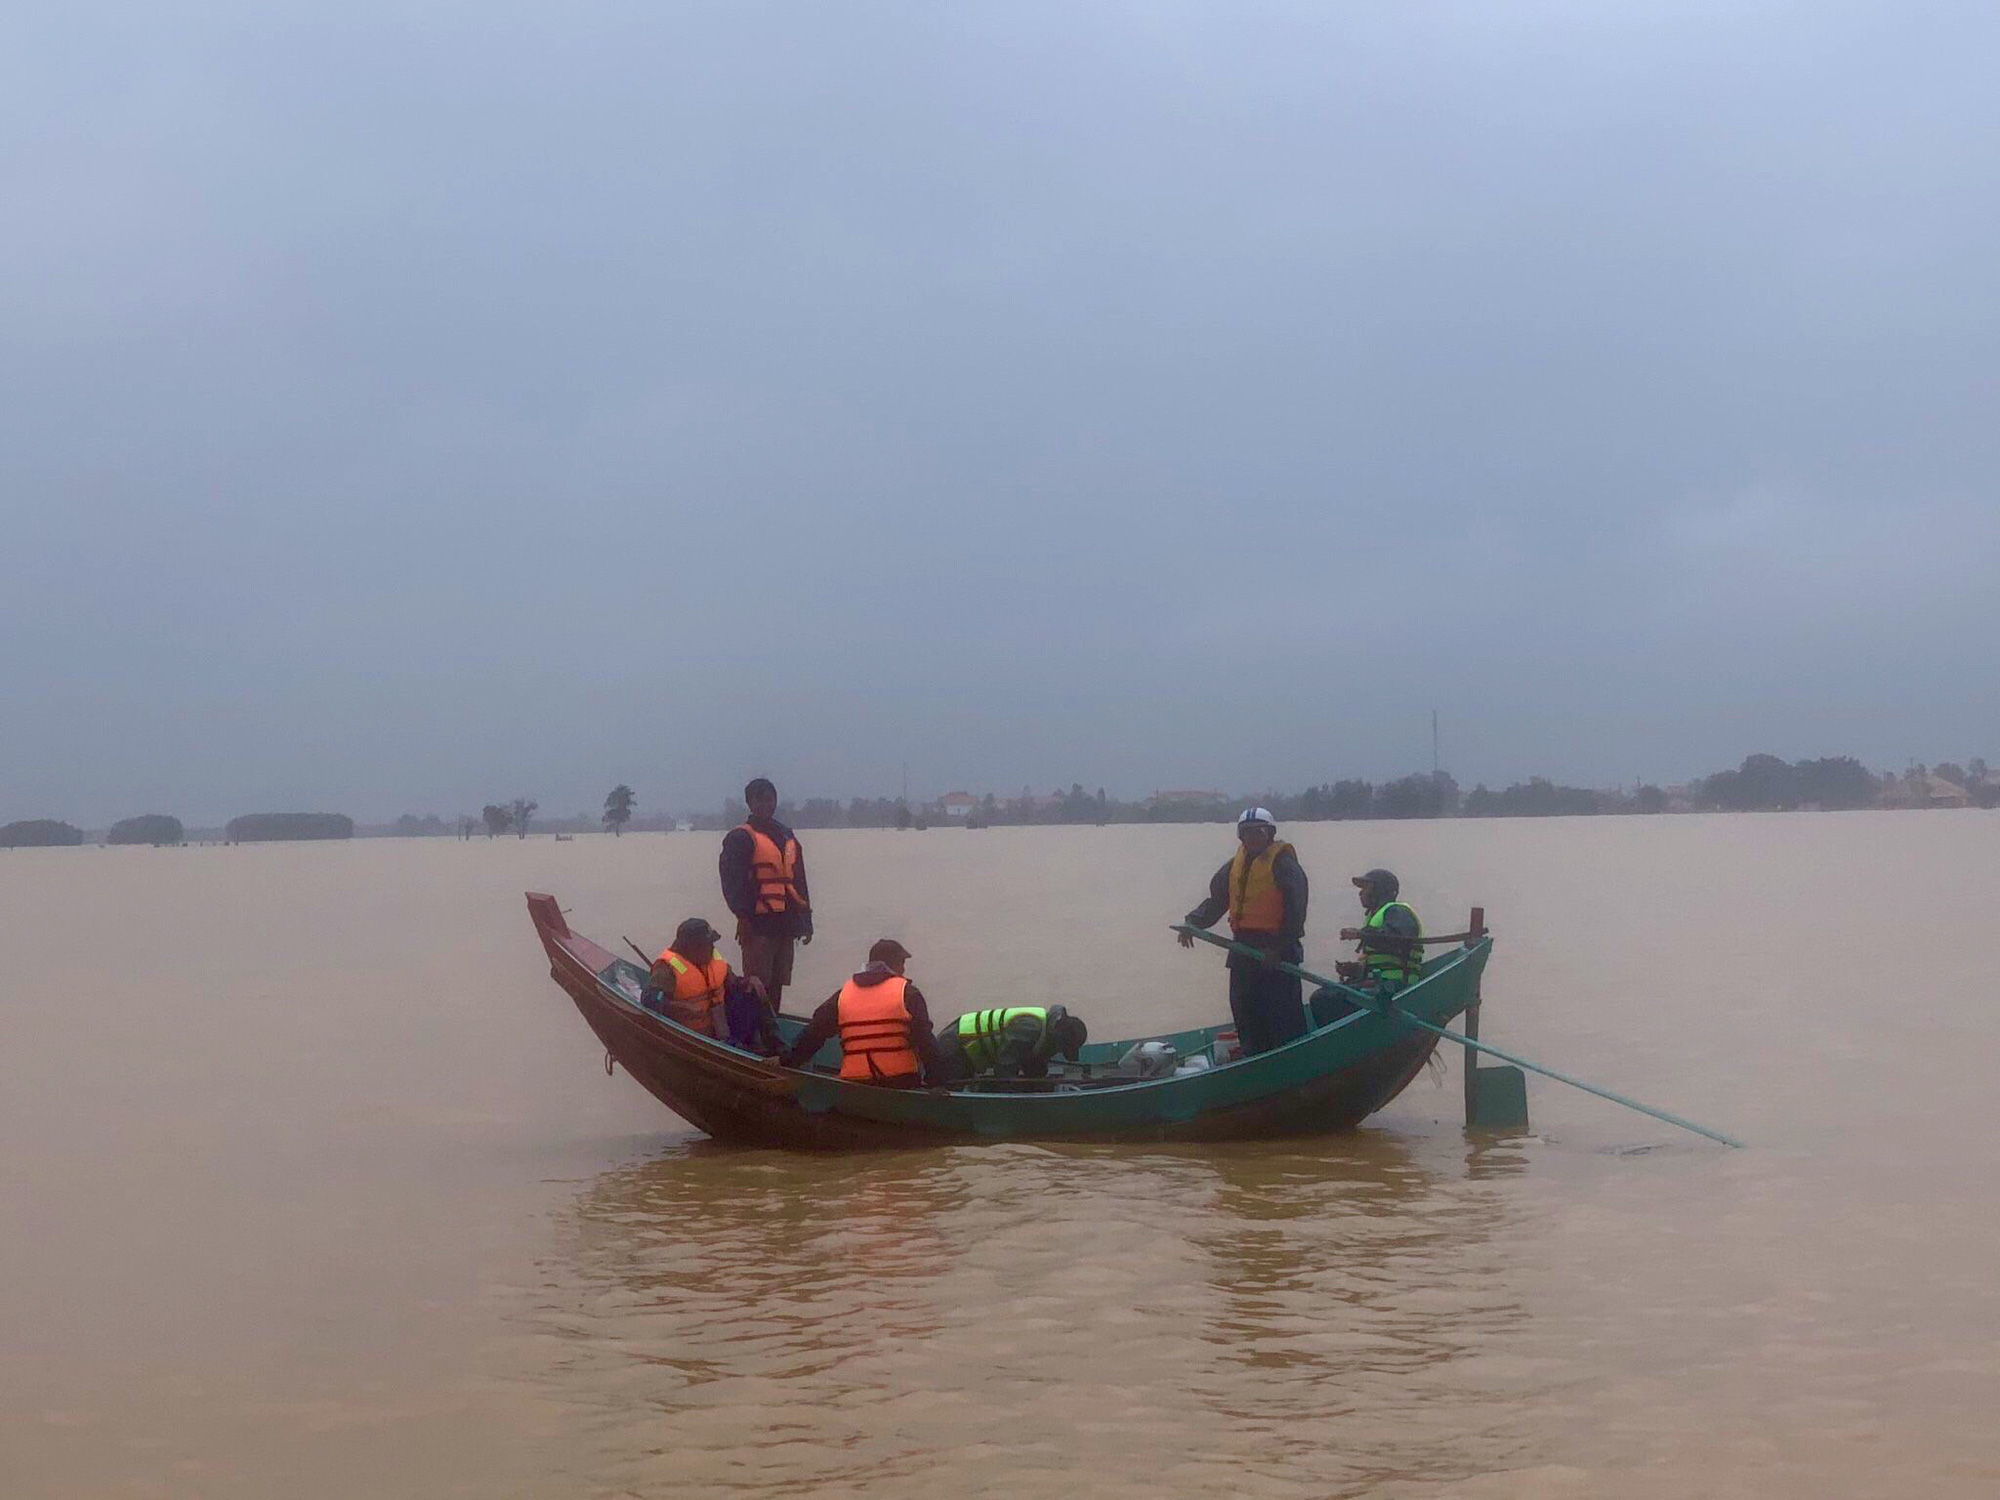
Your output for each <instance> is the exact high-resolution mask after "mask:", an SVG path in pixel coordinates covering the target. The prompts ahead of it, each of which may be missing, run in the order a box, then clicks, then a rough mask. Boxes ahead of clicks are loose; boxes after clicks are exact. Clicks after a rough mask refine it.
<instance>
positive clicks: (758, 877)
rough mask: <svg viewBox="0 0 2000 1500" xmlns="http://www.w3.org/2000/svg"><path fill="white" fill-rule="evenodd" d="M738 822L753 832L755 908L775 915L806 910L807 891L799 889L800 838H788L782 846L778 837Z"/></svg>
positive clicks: (744, 828)
mask: <svg viewBox="0 0 2000 1500" xmlns="http://www.w3.org/2000/svg"><path fill="white" fill-rule="evenodd" d="M736 826H737V827H738V828H741V829H742V830H743V831H744V832H745V833H747V834H749V835H750V880H751V883H752V884H753V885H754V886H755V887H756V903H757V904H756V906H755V907H754V908H752V909H753V911H754V912H755V913H756V915H758V916H760V917H776V916H783V915H784V914H785V913H786V912H793V911H805V910H807V905H806V898H805V893H804V892H803V891H801V890H800V889H799V841H798V840H797V839H794V838H788V839H786V840H785V847H784V848H782V849H780V848H779V847H778V841H777V840H776V839H774V838H772V837H771V836H770V835H769V834H767V833H764V832H762V831H760V830H759V829H757V828H755V827H753V826H751V825H750V824H748V823H739V824H737V825H736Z"/></svg>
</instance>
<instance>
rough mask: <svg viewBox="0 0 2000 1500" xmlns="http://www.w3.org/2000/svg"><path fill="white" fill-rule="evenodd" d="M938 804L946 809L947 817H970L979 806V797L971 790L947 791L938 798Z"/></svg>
mask: <svg viewBox="0 0 2000 1500" xmlns="http://www.w3.org/2000/svg"><path fill="white" fill-rule="evenodd" d="M938 806H939V807H941V808H943V809H944V815H945V816H946V817H947V818H969V817H971V816H972V810H973V809H974V808H976V807H978V806H979V799H978V798H977V797H975V796H973V795H972V793H970V792H946V793H945V794H944V795H943V796H942V797H940V798H939V799H938Z"/></svg>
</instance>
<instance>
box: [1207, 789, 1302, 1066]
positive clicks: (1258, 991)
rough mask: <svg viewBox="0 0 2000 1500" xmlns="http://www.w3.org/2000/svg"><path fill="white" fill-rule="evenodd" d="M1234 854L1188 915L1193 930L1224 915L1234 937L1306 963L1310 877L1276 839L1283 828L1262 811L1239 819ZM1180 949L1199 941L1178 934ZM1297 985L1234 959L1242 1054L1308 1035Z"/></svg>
mask: <svg viewBox="0 0 2000 1500" xmlns="http://www.w3.org/2000/svg"><path fill="white" fill-rule="evenodd" d="M1236 838H1237V841H1238V848H1237V850H1236V854H1235V856H1234V857H1233V858H1231V859H1230V860H1229V861H1228V862H1227V863H1225V864H1224V865H1223V867H1222V868H1221V869H1219V870H1217V871H1216V872H1215V878H1214V879H1213V880H1211V881H1209V883H1208V899H1207V900H1206V901H1204V902H1202V903H1201V905H1199V906H1197V907H1196V908H1195V909H1194V910H1193V911H1191V912H1189V913H1188V914H1187V925H1188V926H1190V927H1209V926H1212V925H1214V923H1215V921H1216V920H1217V919H1218V918H1219V917H1221V916H1222V915H1223V913H1225V912H1227V913H1228V914H1229V933H1230V936H1231V937H1233V938H1235V939H1236V941H1237V942H1239V943H1244V944H1247V945H1248V946H1250V947H1252V948H1256V949H1258V950H1259V951H1260V952H1262V953H1265V954H1268V955H1269V956H1270V957H1271V958H1273V959H1277V960H1280V961H1282V962H1286V963H1295V964H1296V963H1302V962H1303V961H1304V959H1305V949H1304V947H1303V946H1302V945H1301V943H1300V939H1301V938H1302V937H1304V936H1305V930H1306V872H1305V871H1304V870H1303V869H1302V868H1300V866H1299V859H1298V855H1297V854H1295V853H1294V852H1293V851H1292V846H1291V845H1290V844H1282V843H1279V842H1278V825H1277V823H1276V821H1275V820H1274V819H1273V818H1272V817H1271V814H1270V813H1269V812H1267V811H1266V810H1265V809H1264V808H1261V807H1252V808H1249V809H1247V810H1246V811H1245V812H1244V814H1243V815H1242V816H1241V817H1240V818H1238V819H1237V820H1236ZM1180 943H1181V946H1182V947H1183V948H1192V947H1193V946H1194V939H1193V938H1191V937H1189V936H1188V935H1187V934H1186V933H1182V934H1181V935H1180ZM1299 991H1300V985H1299V981H1298V980H1297V979H1296V978H1294V977H1293V976H1292V975H1290V974H1282V973H1280V972H1278V970H1276V969H1273V968H1271V967H1270V966H1269V964H1268V963H1267V962H1265V961H1264V960H1263V959H1259V958H1251V957H1250V956H1248V955H1247V954H1242V953H1231V954H1230V955H1229V1013H1230V1015H1232V1016H1234V1017H1235V1018H1236V1034H1237V1036H1238V1038H1239V1039H1240V1040H1241V1041H1242V1044H1243V1052H1244V1055H1245V1056H1248V1055H1249V1054H1251V1053H1254V1052H1268V1051H1270V1050H1271V1049H1272V1048H1273V1047H1276V1046H1280V1045H1282V1044H1283V1043H1285V1042H1289V1041H1291V1040H1292V1038H1294V1037H1298V1036H1303V1035H1305V1030H1306V1019H1305V1007H1304V1004H1303V1001H1302V999H1301V996H1300V993H1299Z"/></svg>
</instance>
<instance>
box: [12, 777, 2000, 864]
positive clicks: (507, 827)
mask: <svg viewBox="0 0 2000 1500" xmlns="http://www.w3.org/2000/svg"><path fill="white" fill-rule="evenodd" d="M638 801H639V798H638V795H637V794H636V793H635V792H634V791H633V790H632V788H631V787H629V786H627V785H625V784H624V783H622V782H621V783H619V784H618V785H617V786H615V787H613V788H612V789H611V791H610V792H609V793H608V794H607V795H606V796H605V799H604V810H603V813H602V814H601V815H600V816H598V817H596V818H593V817H592V816H591V815H590V814H588V813H579V814H577V815H576V816H574V817H558V818H556V819H554V821H553V822H552V823H550V824H548V825H547V826H549V827H550V828H551V829H553V830H559V831H564V832H580V831H582V830H584V829H586V828H588V827H591V826H592V825H593V823H594V824H596V825H598V826H602V827H605V828H608V829H610V830H611V832H612V833H613V834H621V833H623V832H625V831H626V830H627V829H628V828H633V829H639V828H646V829H651V830H655V831H671V830H672V829H673V828H674V826H675V820H674V819H673V818H672V817H671V816H669V815H667V814H664V813H660V814H653V815H650V816H648V817H647V818H644V819H640V818H638V817H637V816H636V808H637V805H638ZM1966 803H1973V804H1976V805H1978V806H1981V807H1995V806H2000V773H1996V772H1994V771H1993V770H1992V769H1991V768H1990V767H1989V766H1988V765H1987V763H1986V761H1985V760H1984V759H1982V758H1980V757H1978V756H1974V757H1973V758H1972V759H1970V760H1968V761H1966V762H1965V763H1963V764H1962V765H1961V764H1959V763H1958V762H1956V761H1940V762H1939V763H1938V764H1936V765H1934V766H1930V767H1928V768H1927V767H1924V766H1912V767H1911V768H1910V769H1909V770H1908V771H1906V772H1904V773H1903V774H1902V775H1901V776H1895V775H1877V774H1876V773H1875V772H1873V771H1871V770H1869V769H1868V768H1867V767H1866V766H1864V765H1863V764H1862V763H1861V762H1860V761H1858V760H1856V759H1855V758H1854V757H1853V756H1850V755H1837V756H1823V757H1820V758H1819V759H1815V760H1795V761H1786V760H1783V759H1781V758H1780V757H1778V756H1775V755H1765V754H1757V755H1752V756H1748V757H1746V758H1745V759H1744V761H1743V763H1742V764H1741V765H1739V766H1736V767H1733V768H1731V769H1728V770H1722V771H1716V772H1713V773H1711V774H1710V775H1707V776H1703V777H1700V778H1698V779H1696V780H1694V781H1691V782H1689V783H1688V784H1687V785H1685V786H1677V787H1659V786H1652V785H1644V784H1642V785H1639V786H1636V787H1634V788H1632V789H1631V790H1629V791H1627V790H1624V789H1616V790H1604V789H1601V788H1595V787H1578V786H1563V785H1560V784H1559V783H1556V782H1553V781H1550V780H1549V779H1548V778H1546V777H1542V776H1531V777H1529V778H1528V779H1527V780H1526V781H1517V782H1515V783H1513V784H1512V785H1510V786H1505V787H1501V788H1499V789H1497V790H1496V789H1494V788H1490V787H1488V786H1486V785H1484V784H1483V783H1482V784H1480V785H1478V786H1475V787H1474V788H1473V789H1472V790H1471V791H1469V792H1462V791H1461V790H1460V789H1459V785H1458V783H1457V781H1455V780H1454V779H1453V778H1452V777H1451V775H1450V774H1449V773H1447V772H1443V771H1436V772H1432V771H1413V772H1411V773H1410V774H1409V775H1407V776H1399V777H1396V778H1395V779H1393V780H1390V781H1383V782H1373V781H1366V780H1361V779H1359V778H1348V779H1344V780H1337V781H1327V782H1322V783H1320V784H1318V785H1315V786H1309V787H1306V788H1305V789H1304V790H1303V791H1297V792H1277V791H1262V792H1246V793H1243V794H1240V795H1235V796H1231V795H1227V794H1225V793H1221V792H1213V793H1201V792H1179V793H1161V794H1157V795H1155V796H1153V797H1149V798H1146V799H1144V800H1142V801H1133V802H1126V801H1121V800H1120V799H1118V798H1116V797H1112V796H1109V795H1107V794H1106V792H1105V790H1104V788H1103V787H1099V788H1097V789H1096V790H1095V791H1086V790H1085V789H1084V786H1083V784H1082V783H1081V782H1071V783H1070V786H1069V790H1068V791H1063V790H1061V789H1057V790H1054V791H1051V792H1049V793H1047V794H1046V795H1040V794H1037V793H1035V792H1034V791H1032V790H1031V789H1029V788H1026V787H1023V788H1022V789H1021V792H1020V795H1019V796H1010V797H998V796H995V795H994V794H993V793H991V792H989V793H987V794H986V795H985V796H984V797H982V798H981V799H980V800H979V801H978V803H977V804H976V805H975V806H974V807H972V809H971V810H970V813H969V815H968V816H964V817H962V818H961V817H949V816H947V815H946V812H945V809H944V806H943V804H942V803H940V802H928V803H920V804H917V805H914V806H913V805H911V804H910V803H908V802H906V801H904V800H903V799H902V798H900V797H852V798H849V799H847V800H846V801H842V800H840V799H839V798H836V797H808V798H806V799H804V800H802V801H798V802H781V803H780V804H779V806H778V816H779V818H780V819H781V820H782V821H784V822H787V823H790V824H791V825H792V826H793V827H794V828H801V829H816V828H924V827H928V826H931V825H933V824H947V825H949V824H957V823H960V822H962V823H963V824H964V825H965V826H968V827H972V828H989V827H1026V826H1034V825H1047V824H1108V823H1227V822H1232V821H1234V819H1235V818H1236V815H1237V814H1238V813H1239V812H1241V811H1242V809H1244V808H1245V807H1250V806H1263V807H1267V808H1269V809H1270V810H1271V812H1272V815H1273V816H1275V817H1276V818H1277V819H1278V820H1279V821H1280V822H1290V823H1316V822H1327V821H1340V820H1346V819H1363V818H1368V819H1410V818H1452V817H1463V818H1546V817H1575V816H1591V815H1603V814H1621V813H1639V814H1647V813H1663V812H1706V811H1716V812H1783V811H1790V810H1796V809H1825V810H1829V811H1834V810H1844V809H1851V808H1866V807H1923V806H1955V805H1964V804H1966ZM539 811H540V804H539V803H537V802H536V801H534V800H533V799H532V798H528V797H517V798H515V799H514V800H513V801H511V802H506V803H499V802H489V803H488V804H486V806H485V807H484V808H482V809H481V811H480V815H479V816H478V817H476V818H475V817H473V816H472V815H471V814H465V815H463V816H461V817H459V818H457V819H454V820H449V821H448V820H446V819H444V818H440V817H438V816H436V815H435V814H429V815H425V816H422V817H419V816H418V815H417V814H415V813H405V814H403V815H402V816H401V817H399V818H398V819H396V821H395V822H394V823H393V824H388V825H384V826H380V827H374V828H370V829H368V830H366V831H367V832H369V833H371V834H392V835H401V836H405V837H421V836H426V835H431V836H441V835H452V834H455V835H456V836H457V837H459V838H461V839H470V838H472V837H474V836H476V835H477V834H479V833H481V832H483V833H485V835H486V836H487V837H488V838H498V837H499V836H500V835H501V834H504V833H511V834H513V835H514V836H515V837H516V838H526V837H527V836H528V831H529V828H530V827H531V826H532V825H533V824H534V823H535V820H536V819H535V815H536V813H537V812H539ZM744 816H745V811H744V807H743V804H742V803H741V802H739V801H737V800H736V799H735V798H729V799H727V800H726V801H724V803H723V804H722V807H721V810H720V811H719V812H718V813H710V814H698V815H696V816H694V817H693V818H692V819H691V820H690V821H691V824H692V826H693V827H695V828H698V829H707V830H711V831H714V830H718V829H723V828H731V827H734V826H735V825H736V824H738V823H740V822H742V821H743V819H744ZM215 832H216V830H200V831H198V836H199V837H203V838H209V837H213V836H214V834H215ZM223 833H224V836H225V837H226V838H227V839H229V840H230V841H231V842H235V843H258V842H266V841H274V840H297V839H345V838H352V837H353V836H354V833H355V828H354V820H353V819H352V818H349V817H346V816H344V815H342V814H340V813H249V814H246V815H244V816H243V817H240V818H232V819H231V820H230V822H229V825H228V828H227V829H226V830H223ZM186 838H187V831H186V829H185V828H184V827H183V826H182V824H181V820H180V819H179V818H175V817H170V816H168V815H166V814H164V813H146V814H142V815H141V816H138V817H133V818H126V819H123V820H122V821H120V822H118V823H114V824H113V825H112V826H111V828H110V829H109V831H108V832H106V834H105V835H104V842H105V843H107V844H156V845H165V844H179V843H182V842H185V840H186ZM85 839H86V835H85V833H84V831H83V830H82V829H80V828H76V827H74V826H72V825H71V824H69V823H65V822H62V821H60V820H58V819H55V818H27V819H23V820H21V821H19V822H14V823H8V824H6V825H4V826H0V849H24V848H52V847H62V846H73V845H77V844H81V843H83V842H85Z"/></svg>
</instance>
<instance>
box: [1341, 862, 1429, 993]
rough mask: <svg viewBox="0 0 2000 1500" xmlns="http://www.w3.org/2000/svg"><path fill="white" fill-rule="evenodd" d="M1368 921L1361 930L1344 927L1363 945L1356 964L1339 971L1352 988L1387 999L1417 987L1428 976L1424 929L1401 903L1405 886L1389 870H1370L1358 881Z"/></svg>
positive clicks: (1343, 931)
mask: <svg viewBox="0 0 2000 1500" xmlns="http://www.w3.org/2000/svg"><path fill="white" fill-rule="evenodd" d="M1354 888H1355V890H1356V892H1358V893H1359V895H1360V897H1361V909H1362V910H1363V911H1364V912H1366V913H1367V918H1366V920H1365V921H1363V922H1362V924H1361V925H1360V926H1359V927H1343V928H1342V929H1341V931H1340V935H1341V936H1342V937H1343V938H1345V939H1347V940H1349V941H1350V942H1354V943H1356V944H1358V945H1359V947H1358V951H1357V953H1356V956H1355V959H1354V961H1353V962H1352V963H1343V964H1337V965H1335V966H1334V972H1335V973H1336V974H1338V975H1339V976H1340V977H1341V979H1342V980H1344V981H1345V982H1347V983H1348V984H1351V985H1355V986H1357V987H1358V988H1366V989H1373V990H1375V991H1377V992H1378V993H1380V994H1383V995H1393V994H1394V993H1395V992H1396V991H1397V990H1400V989H1403V988H1405V987H1406V986H1409V985H1412V984H1415V983H1416V982H1417V981H1418V980H1419V979H1421V978H1423V974H1424V943H1423V938H1424V924H1423V923H1422V922H1420V921H1418V920H1417V914H1416V912H1415V911H1413V910H1411V908H1410V906H1409V905H1408V904H1407V903H1406V902H1402V901H1398V900H1397V899H1396V897H1397V894H1398V892H1400V891H1401V890H1402V883H1401V882H1400V881H1398V880H1397V879H1396V877H1395V876H1394V875H1392V874H1390V873H1389V872H1388V871H1387V870H1370V871H1369V872H1368V873H1367V874H1365V875H1357V876H1355V877H1354Z"/></svg>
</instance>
